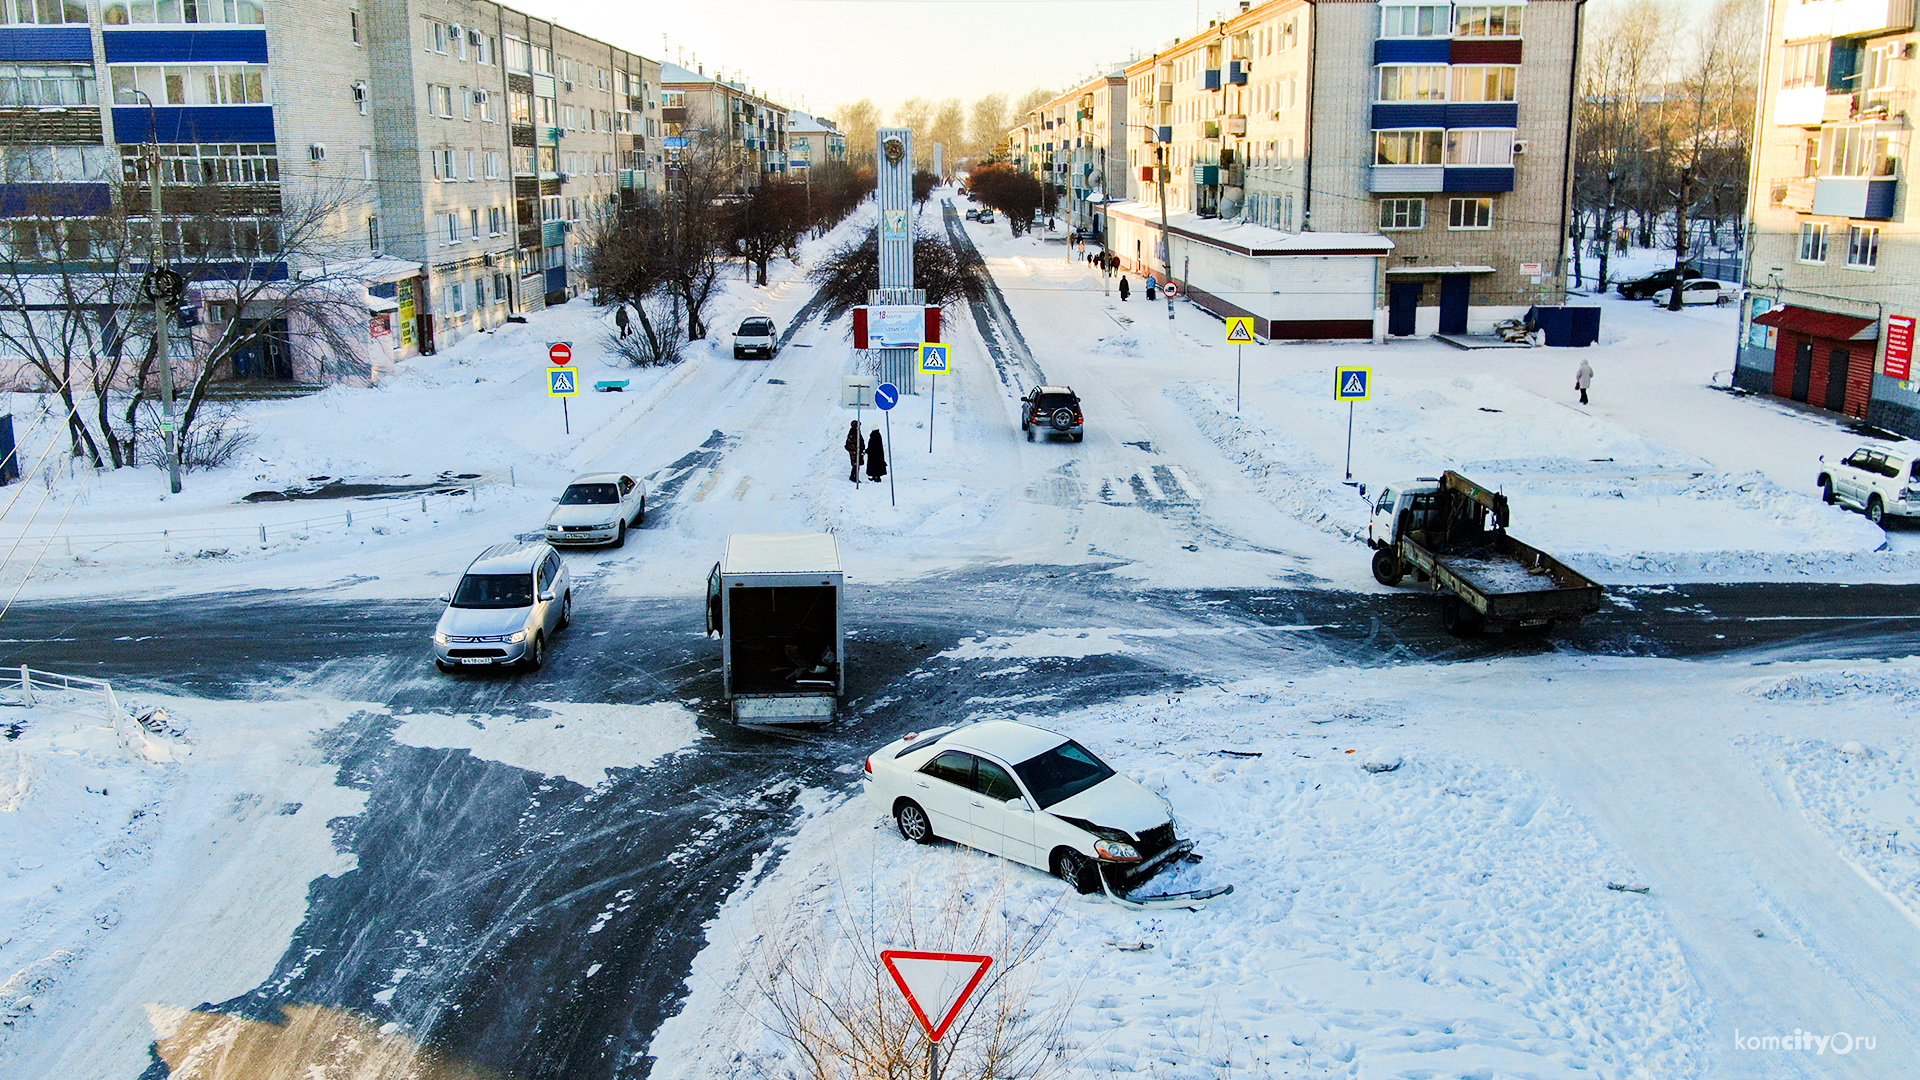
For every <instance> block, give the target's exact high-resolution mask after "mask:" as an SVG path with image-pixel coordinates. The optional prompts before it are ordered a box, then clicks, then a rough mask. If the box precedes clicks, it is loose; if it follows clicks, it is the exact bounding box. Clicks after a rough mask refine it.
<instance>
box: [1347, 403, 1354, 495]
mask: <svg viewBox="0 0 1920 1080" xmlns="http://www.w3.org/2000/svg"><path fill="white" fill-rule="evenodd" d="M1347 479H1349V480H1351V479H1353V402H1351V401H1349V402H1347Z"/></svg>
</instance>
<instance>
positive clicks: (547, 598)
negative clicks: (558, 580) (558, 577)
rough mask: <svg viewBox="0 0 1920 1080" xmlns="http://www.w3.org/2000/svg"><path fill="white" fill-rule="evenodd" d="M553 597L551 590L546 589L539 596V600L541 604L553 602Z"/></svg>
mask: <svg viewBox="0 0 1920 1080" xmlns="http://www.w3.org/2000/svg"><path fill="white" fill-rule="evenodd" d="M553 595H554V594H553V590H552V589H548V590H547V591H546V592H543V593H541V594H540V599H541V601H542V602H551V601H552V600H553Z"/></svg>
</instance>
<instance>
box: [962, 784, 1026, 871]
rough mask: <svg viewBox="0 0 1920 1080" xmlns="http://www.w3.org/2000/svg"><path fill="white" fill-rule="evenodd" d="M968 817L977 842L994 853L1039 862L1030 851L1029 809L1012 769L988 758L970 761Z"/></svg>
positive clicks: (1020, 860)
mask: <svg viewBox="0 0 1920 1080" xmlns="http://www.w3.org/2000/svg"><path fill="white" fill-rule="evenodd" d="M967 809H968V816H969V820H970V821H971V822H972V823H973V834H974V836H975V837H976V838H978V842H979V846H980V847H983V848H986V847H989V846H991V850H993V851H994V852H996V853H997V854H1000V855H1004V856H1005V857H1007V858H1009V859H1012V860H1014V861H1015V862H1022V863H1026V864H1027V865H1028V866H1039V865H1040V864H1039V863H1038V862H1037V861H1036V860H1035V857H1034V852H1033V809H1032V807H1031V804H1029V803H1028V802H1027V797H1026V795H1025V793H1023V792H1022V791H1021V790H1020V785H1019V784H1017V783H1015V782H1014V779H1013V772H1012V770H1010V769H1008V768H1007V767H1006V766H1005V765H1002V764H1000V763H999V762H997V761H993V760H991V759H989V758H984V757H977V758H975V759H974V763H973V797H972V798H971V799H969V800H967Z"/></svg>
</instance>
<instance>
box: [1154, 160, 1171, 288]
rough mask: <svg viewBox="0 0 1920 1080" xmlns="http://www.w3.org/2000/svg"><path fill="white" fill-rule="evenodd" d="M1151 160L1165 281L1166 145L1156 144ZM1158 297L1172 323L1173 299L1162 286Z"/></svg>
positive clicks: (1168, 247)
mask: <svg viewBox="0 0 1920 1080" xmlns="http://www.w3.org/2000/svg"><path fill="white" fill-rule="evenodd" d="M1153 160H1154V161H1155V162H1157V164H1156V165H1155V166H1154V169H1153V177H1154V181H1155V183H1157V184H1158V185H1159V187H1160V267H1161V269H1163V270H1165V271H1166V272H1167V280H1168V281H1172V280H1173V241H1171V240H1169V239H1167V237H1168V236H1169V235H1171V230H1170V229H1169V228H1168V226H1167V144H1166V143H1157V144H1155V145H1154V148H1153ZM1160 295H1161V296H1166V298H1167V321H1168V322H1172V321H1173V297H1171V296H1167V290H1166V288H1165V287H1164V286H1163V287H1162V288H1161V289H1160Z"/></svg>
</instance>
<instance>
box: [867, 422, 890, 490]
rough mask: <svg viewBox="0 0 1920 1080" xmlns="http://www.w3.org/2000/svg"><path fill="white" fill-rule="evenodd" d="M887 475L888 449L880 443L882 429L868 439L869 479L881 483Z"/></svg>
mask: <svg viewBox="0 0 1920 1080" xmlns="http://www.w3.org/2000/svg"><path fill="white" fill-rule="evenodd" d="M886 475H887V448H886V447H885V446H884V445H882V444H881V442H880V429H879V428H875V429H873V434H872V436H870V437H869V438H868V439H867V479H869V480H871V481H873V482H874V483H876V484H877V483H879V482H880V480H881V478H882V477H884V476H886Z"/></svg>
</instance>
